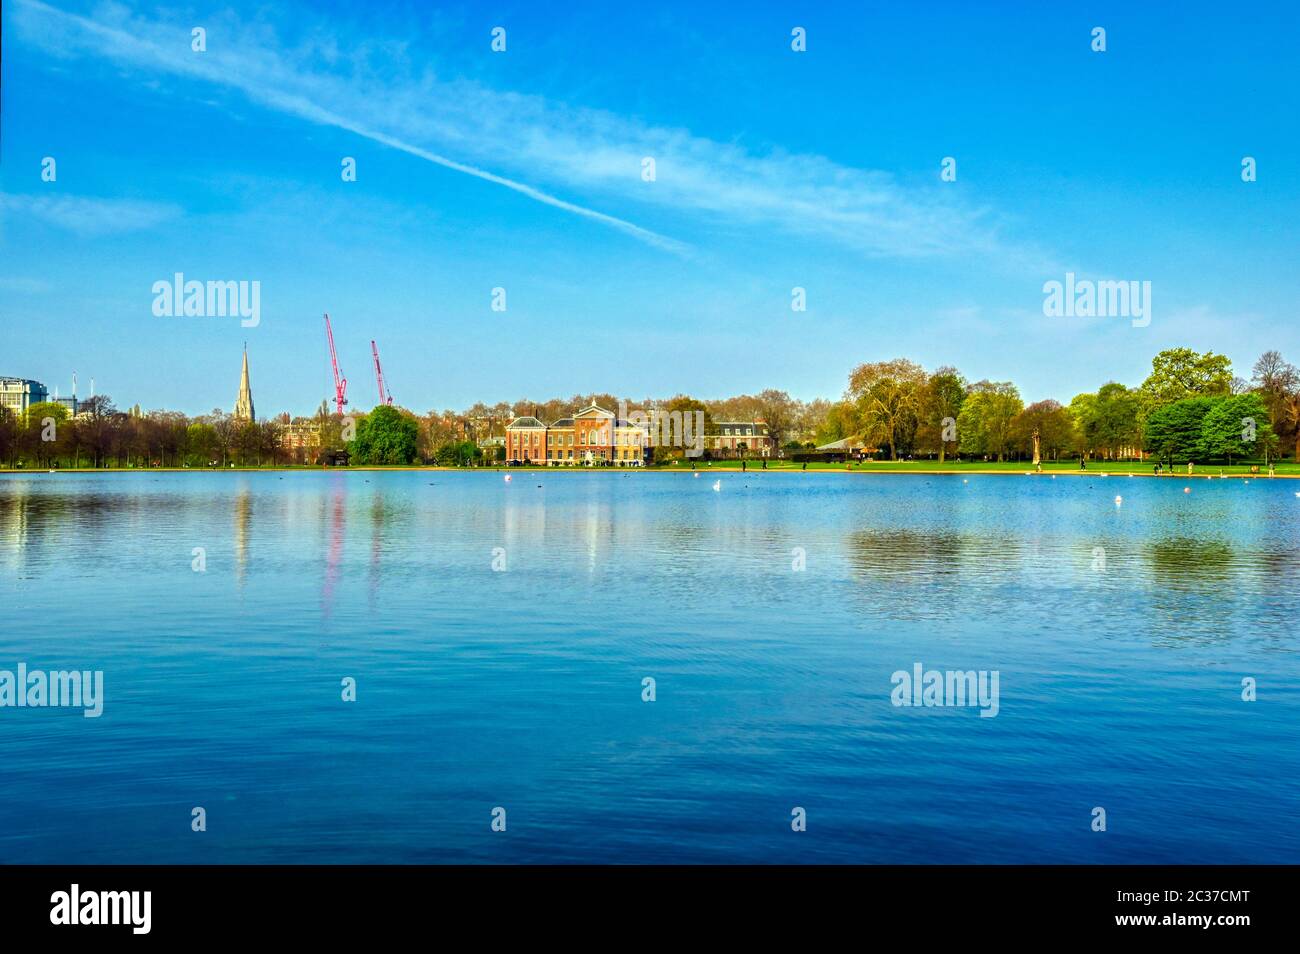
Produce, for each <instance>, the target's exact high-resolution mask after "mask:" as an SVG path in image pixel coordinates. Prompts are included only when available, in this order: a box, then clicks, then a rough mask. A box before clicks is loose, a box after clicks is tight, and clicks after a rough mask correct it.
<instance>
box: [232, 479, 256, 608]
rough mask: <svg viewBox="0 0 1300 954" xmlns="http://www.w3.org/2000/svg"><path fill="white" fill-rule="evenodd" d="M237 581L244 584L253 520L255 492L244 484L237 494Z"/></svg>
mask: <svg viewBox="0 0 1300 954" xmlns="http://www.w3.org/2000/svg"><path fill="white" fill-rule="evenodd" d="M234 509H235V581H236V582H237V583H238V584H239V585H240V586H242V585H243V583H244V572H245V570H246V569H247V567H248V535H249V529H250V527H251V526H252V522H253V493H252V491H251V490H249V489H248V485H247V484H242V485H241V486H240V488H239V490H238V492H236V494H235V508H234Z"/></svg>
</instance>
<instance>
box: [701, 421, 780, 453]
mask: <svg viewBox="0 0 1300 954" xmlns="http://www.w3.org/2000/svg"><path fill="white" fill-rule="evenodd" d="M713 430H714V433H712V434H709V435H708V436H707V437H705V438H704V448H705V450H708V451H711V452H712V453H714V454H718V455H721V456H724V457H725V456H731V455H737V454H740V453H746V454H753V455H755V456H756V457H770V456H772V451H774V450H776V438H774V437H772V436H771V435H770V434H768V433H767V424H766V423H765V422H763V421H715V422H714V424H713Z"/></svg>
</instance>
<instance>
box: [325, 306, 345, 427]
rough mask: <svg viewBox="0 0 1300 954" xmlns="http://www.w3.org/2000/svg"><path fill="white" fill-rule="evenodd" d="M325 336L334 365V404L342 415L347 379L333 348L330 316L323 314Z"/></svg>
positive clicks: (331, 361) (332, 330) (331, 362)
mask: <svg viewBox="0 0 1300 954" xmlns="http://www.w3.org/2000/svg"><path fill="white" fill-rule="evenodd" d="M325 337H326V338H328V339H329V343H330V364H331V365H333V366H334V406H335V407H336V408H337V409H338V413H339V416H340V417H341V416H342V415H343V405H345V404H347V403H348V397H347V395H348V379H347V378H345V377H344V376H343V374H342V372H340V371H339V356H338V353H337V352H336V351H335V350H334V329H333V328H331V327H330V316H329V315H328V314H326V315H325Z"/></svg>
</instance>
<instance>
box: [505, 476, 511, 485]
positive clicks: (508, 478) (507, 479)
mask: <svg viewBox="0 0 1300 954" xmlns="http://www.w3.org/2000/svg"><path fill="white" fill-rule="evenodd" d="M506 483H507V484H508V483H510V475H509V474H506Z"/></svg>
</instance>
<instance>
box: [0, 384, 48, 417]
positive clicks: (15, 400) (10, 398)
mask: <svg viewBox="0 0 1300 954" xmlns="http://www.w3.org/2000/svg"><path fill="white" fill-rule="evenodd" d="M49 397H50V392H49V391H48V390H47V389H46V387H45V385H43V384H41V382H39V381H30V380H28V379H27V378H6V377H0V407H6V408H8V409H9V410H10V411H12V412H13V413H14V414H26V413H27V409H28V408H29V407H31V406H32V405H33V404H39V403H40V402H41V401H47V400H49Z"/></svg>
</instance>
